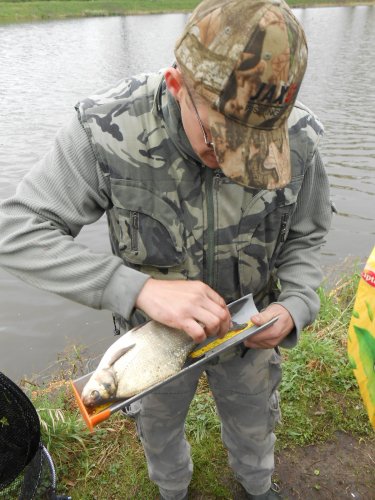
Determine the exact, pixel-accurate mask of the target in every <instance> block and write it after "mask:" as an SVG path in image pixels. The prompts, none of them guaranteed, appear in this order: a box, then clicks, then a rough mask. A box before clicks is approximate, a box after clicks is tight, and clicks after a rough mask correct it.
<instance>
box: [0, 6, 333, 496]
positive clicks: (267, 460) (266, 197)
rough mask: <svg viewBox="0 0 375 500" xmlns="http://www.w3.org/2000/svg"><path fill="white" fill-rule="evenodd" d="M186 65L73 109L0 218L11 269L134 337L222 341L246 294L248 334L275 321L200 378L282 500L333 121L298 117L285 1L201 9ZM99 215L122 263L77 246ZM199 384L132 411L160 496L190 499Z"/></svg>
mask: <svg viewBox="0 0 375 500" xmlns="http://www.w3.org/2000/svg"><path fill="white" fill-rule="evenodd" d="M175 56H176V64H175V65H173V66H172V67H170V68H167V69H166V70H165V71H164V73H160V74H152V75H141V76H139V77H136V78H131V79H127V80H125V81H122V82H119V83H118V84H117V85H116V86H115V87H113V88H111V89H107V90H106V91H104V92H101V93H99V94H97V95H95V96H92V97H91V98H88V99H86V100H84V101H82V102H81V103H79V104H78V105H77V116H75V117H74V119H73V120H72V122H71V123H70V124H69V125H68V126H67V127H65V128H64V129H63V130H62V131H60V133H59V135H58V136H57V139H56V143H55V146H54V149H53V150H52V151H51V152H50V153H49V154H48V155H47V156H46V158H45V159H44V160H43V161H42V162H41V163H40V164H39V165H37V166H36V167H35V168H34V169H32V171H31V172H30V173H29V174H28V175H27V176H26V177H25V178H24V180H23V181H22V183H21V184H20V186H19V188H18V190H17V193H16V195H15V196H14V197H12V198H10V199H9V200H5V201H4V202H3V203H2V205H1V207H0V210H1V226H0V234H1V243H0V251H1V256H0V261H1V263H2V265H3V266H4V267H5V269H8V270H9V271H10V272H13V273H14V274H16V275H18V276H19V277H20V278H22V279H24V280H26V281H28V282H29V283H32V284H34V285H36V286H39V287H41V288H43V289H45V290H49V291H51V292H54V293H58V294H60V295H62V296H64V297H66V298H69V299H72V300H75V301H77V302H80V303H82V304H85V305H88V306H90V307H95V308H103V309H109V310H111V311H113V312H114V314H115V316H116V322H117V325H120V326H122V327H123V328H124V329H128V328H129V327H131V326H134V325H135V324H137V323H140V322H143V321H145V319H146V318H147V317H151V318H153V319H155V320H158V321H160V322H162V323H165V324H168V325H169V326H173V327H177V328H181V329H184V330H185V331H186V332H187V333H188V334H189V335H190V336H191V337H192V338H193V339H194V340H195V341H196V342H200V341H202V340H204V338H206V336H213V335H219V336H222V335H224V334H225V332H226V331H227V330H228V329H229V328H230V326H231V318H230V315H229V312H228V308H227V306H226V304H227V303H229V302H231V301H233V300H235V299H238V298H239V297H241V296H243V295H246V294H248V293H250V292H252V293H253V294H254V298H255V302H256V304H257V306H258V309H259V310H260V311H261V312H260V313H259V314H257V315H256V316H254V317H253V318H252V320H253V322H254V323H255V324H258V325H260V324H263V323H265V322H266V321H268V320H269V319H270V318H272V317H274V316H278V318H279V319H278V321H277V322H276V323H275V324H274V325H273V326H271V327H269V328H267V329H266V330H265V331H263V332H262V333H259V334H258V335H256V336H254V337H253V338H251V340H248V341H247V342H245V346H246V347H248V348H250V349H248V350H247V351H246V350H243V349H239V350H234V351H233V352H232V353H231V354H230V356H228V357H226V358H225V359H221V360H219V362H217V363H216V364H213V365H212V366H209V368H207V370H206V373H207V377H208V380H209V383H210V387H211V389H212V392H213V395H214V397H215V401H216V403H217V407H218V412H219V415H220V418H221V421H222V436H223V441H224V443H225V446H226V447H227V448H228V453H229V462H230V465H231V467H232V468H233V470H234V472H235V474H236V477H237V478H238V480H239V481H240V483H241V484H242V485H243V487H244V488H245V490H246V492H247V495H248V498H256V499H265V498H267V499H271V498H278V497H279V495H278V493H277V492H275V491H274V490H273V488H272V486H271V475H272V472H273V468H274V458H273V453H274V441H275V436H274V434H273V430H274V425H275V423H276V422H277V421H278V420H279V400H278V393H277V386H278V384H279V382H280V378H281V373H280V356H279V354H278V352H277V349H276V350H275V349H274V348H277V346H278V345H280V344H281V345H283V346H286V347H291V346H293V345H294V344H295V343H296V341H297V336H298V333H299V332H300V331H301V329H302V328H303V327H304V326H305V325H307V324H309V323H311V322H312V321H313V320H314V318H315V316H316V314H317V311H318V308H319V300H318V297H317V295H316V293H315V289H316V288H317V286H318V285H319V284H320V281H321V277H322V275H321V271H320V267H319V259H320V256H319V250H320V247H321V246H322V244H323V242H324V237H325V234H326V232H327V230H328V228H329V225H330V218H331V209H330V203H329V188H328V181H327V176H326V174H325V171H324V168H323V165H322V162H321V159H320V155H319V151H318V149H317V146H318V142H319V138H320V136H321V135H322V132H323V131H322V127H321V125H320V124H319V122H318V121H317V120H316V119H315V118H314V116H313V115H312V114H311V113H310V112H309V111H308V110H306V108H304V107H303V106H302V105H299V104H297V105H295V100H296V96H297V92H298V89H299V87H300V85H301V82H302V78H303V75H304V72H305V67H306V61H307V47H306V42H305V37H304V34H303V30H302V28H301V26H300V25H299V23H298V21H297V20H296V19H295V18H294V16H293V14H292V13H291V11H290V9H289V8H288V6H287V5H286V4H285V3H284V2H283V1H282V0H280V1H279V0H262V1H260V0H204V1H203V2H202V3H201V4H200V5H198V7H197V8H196V10H195V11H194V13H193V14H192V16H191V18H190V20H189V22H188V23H187V26H186V28H185V30H184V33H183V34H182V36H181V38H180V39H179V41H178V42H177V45H176V49H175ZM287 120H288V121H287ZM288 127H289V131H288ZM103 211H106V212H107V215H108V221H109V232H110V239H111V245H112V249H113V253H114V255H98V254H93V253H91V252H90V251H89V250H88V249H87V248H83V247H82V246H81V245H78V244H77V243H75V242H74V237H75V236H76V235H77V234H78V233H79V231H80V229H81V227H82V226H83V225H85V224H89V223H92V222H94V221H95V220H97V219H98V218H99V217H100V216H101V215H102V213H103ZM276 301H277V302H276ZM199 376H200V373H199V372H196V373H194V374H191V375H190V376H189V377H186V378H184V379H183V380H179V381H178V382H177V381H176V382H174V383H171V384H168V385H166V386H164V387H163V389H161V390H160V391H159V392H158V393H153V394H151V395H149V396H147V397H145V398H143V400H142V402H141V403H140V404H139V405H135V407H133V408H132V411H133V413H134V415H135V417H136V420H137V427H138V431H139V435H140V437H141V440H142V443H143V446H144V449H145V454H146V458H147V463H148V469H149V475H150V478H151V479H152V480H153V481H154V482H155V483H156V484H157V485H158V487H159V490H160V494H161V497H162V498H165V499H174V500H180V499H182V498H187V492H188V485H189V482H190V480H191V476H192V470H193V466H192V462H191V458H190V452H189V451H190V448H189V444H188V443H187V442H186V440H185V437H184V420H185V417H186V414H187V411H188V407H189V404H190V401H191V399H192V398H193V396H194V392H195V389H196V385H197V382H198V379H199Z"/></svg>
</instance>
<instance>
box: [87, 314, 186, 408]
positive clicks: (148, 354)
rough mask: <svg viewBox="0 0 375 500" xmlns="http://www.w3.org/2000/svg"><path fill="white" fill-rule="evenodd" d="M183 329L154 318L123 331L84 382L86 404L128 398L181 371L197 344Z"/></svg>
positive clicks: (90, 404)
mask: <svg viewBox="0 0 375 500" xmlns="http://www.w3.org/2000/svg"><path fill="white" fill-rule="evenodd" d="M195 345H196V344H195V342H194V341H193V339H192V338H191V337H189V335H188V334H187V333H186V332H184V331H183V330H178V329H176V328H171V327H169V326H166V325H163V324H162V323H159V322H157V321H154V320H151V321H148V322H147V323H144V324H142V325H140V326H137V327H135V328H133V329H132V330H130V331H128V332H127V333H125V334H123V335H122V336H121V337H120V338H119V339H118V340H117V341H116V342H114V343H113V344H112V345H111V346H110V347H109V348H108V349H107V350H106V352H105V353H104V355H103V357H102V359H101V360H100V362H99V365H98V366H97V368H96V370H95V371H94V372H93V374H92V375H91V377H90V379H89V380H88V382H87V384H86V385H85V386H84V388H83V390H82V393H81V399H82V401H83V403H84V405H85V406H88V407H93V406H98V405H101V404H103V403H106V402H108V401H115V400H119V399H127V398H129V397H131V396H134V395H136V394H139V393H140V392H142V391H144V390H146V389H148V388H149V387H151V386H153V385H154V384H157V383H159V382H162V381H164V380H166V379H167V378H169V377H171V376H172V375H174V374H176V373H178V372H179V371H180V370H181V368H182V367H183V365H184V364H185V361H186V359H187V357H188V355H189V353H190V352H191V351H192V350H193V348H194V346H195Z"/></svg>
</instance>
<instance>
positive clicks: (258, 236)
mask: <svg viewBox="0 0 375 500" xmlns="http://www.w3.org/2000/svg"><path fill="white" fill-rule="evenodd" d="M301 183H302V177H297V178H295V179H293V181H292V182H291V183H290V184H289V186H288V187H287V188H285V189H283V190H277V191H263V192H262V193H260V194H259V196H258V197H256V198H255V199H254V200H252V202H251V203H250V204H249V206H248V207H247V208H246V210H245V213H244V217H243V219H242V222H241V227H240V234H241V235H242V241H241V244H240V245H238V246H237V250H238V258H239V262H238V267H239V281H240V288H241V293H242V294H243V295H245V294H247V293H250V292H252V293H254V295H256V294H258V293H262V291H267V290H268V287H269V285H270V281H271V273H272V270H273V268H274V266H275V262H276V259H277V256H278V255H279V253H280V251H281V249H282V247H283V245H284V242H285V241H286V239H287V236H288V232H289V228H290V223H291V217H292V215H293V211H294V208H295V204H296V200H297V196H298V192H299V189H300V187H301ZM266 293H268V292H266Z"/></svg>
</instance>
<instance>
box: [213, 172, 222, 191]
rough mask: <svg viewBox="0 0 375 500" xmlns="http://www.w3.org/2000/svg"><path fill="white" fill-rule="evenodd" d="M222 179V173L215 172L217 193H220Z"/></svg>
mask: <svg viewBox="0 0 375 500" xmlns="http://www.w3.org/2000/svg"><path fill="white" fill-rule="evenodd" d="M221 177H222V175H221V173H220V172H215V177H214V189H215V191H219V189H220V184H221Z"/></svg>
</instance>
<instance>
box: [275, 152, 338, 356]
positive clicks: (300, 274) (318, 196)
mask: <svg viewBox="0 0 375 500" xmlns="http://www.w3.org/2000/svg"><path fill="white" fill-rule="evenodd" d="M331 218H332V209H331V203H330V196H329V182H328V177H327V174H326V171H325V168H324V166H323V163H322V160H321V156H320V154H319V151H318V150H317V151H316V152H315V155H314V157H313V159H312V161H311V164H310V165H309V166H308V169H307V172H306V174H305V177H304V180H303V183H302V187H301V190H300V193H299V195H298V200H297V206H296V209H295V211H294V214H293V216H292V219H291V225H290V229H289V233H288V237H287V239H286V242H285V244H284V245H283V247H282V250H281V252H280V254H279V256H278V258H277V261H276V267H277V276H278V278H279V280H280V285H281V294H280V296H279V299H278V302H279V303H280V304H281V305H283V306H284V307H285V308H286V309H288V311H289V312H290V314H291V316H292V318H293V320H294V324H295V330H294V331H293V332H292V333H291V334H290V335H288V337H286V339H285V340H284V342H283V343H282V344H281V345H282V346H283V347H292V346H293V345H295V343H296V342H297V337H298V334H299V332H300V331H301V330H302V329H303V328H304V327H305V326H306V325H308V324H311V323H312V322H313V321H314V319H315V318H316V315H317V314H318V311H319V307H320V301H319V297H318V295H317V293H316V289H317V288H318V287H319V285H320V284H321V281H322V277H323V274H322V270H321V266H320V259H321V256H320V250H321V247H322V245H323V244H324V242H325V237H326V234H327V232H328V230H329V228H330V225H331Z"/></svg>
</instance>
